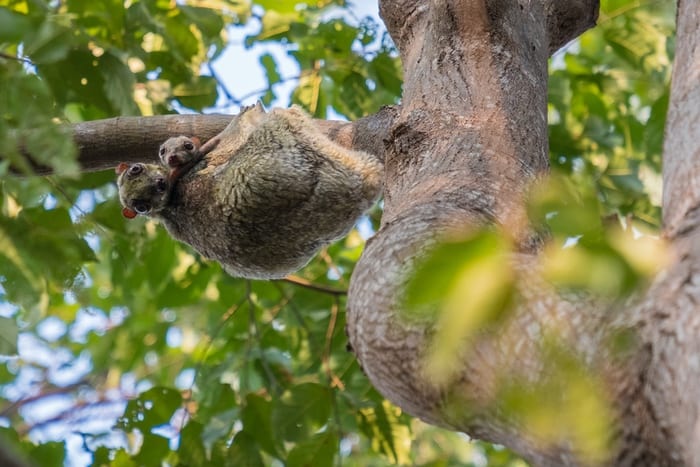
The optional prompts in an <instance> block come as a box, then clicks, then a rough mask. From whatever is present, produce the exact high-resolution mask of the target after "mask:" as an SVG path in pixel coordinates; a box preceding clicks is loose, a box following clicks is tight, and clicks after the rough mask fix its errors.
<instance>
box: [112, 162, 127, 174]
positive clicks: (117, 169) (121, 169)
mask: <svg viewBox="0 0 700 467" xmlns="http://www.w3.org/2000/svg"><path fill="white" fill-rule="evenodd" d="M128 168H129V164H127V163H126V162H120V163H119V165H118V166H116V167H115V168H114V171H115V172H117V175H119V174H121V173H123V172H125V171H126V169H128Z"/></svg>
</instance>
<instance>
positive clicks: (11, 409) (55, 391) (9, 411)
mask: <svg viewBox="0 0 700 467" xmlns="http://www.w3.org/2000/svg"><path fill="white" fill-rule="evenodd" d="M87 384H88V381H87V380H80V381H78V382H77V383H73V384H70V385H68V386H61V387H54V388H50V389H47V390H46V391H43V392H40V393H39V394H35V395H33V396H29V397H25V398H24V399H20V400H18V401H15V402H13V403H11V404H9V405H8V406H7V407H5V408H3V409H2V410H1V411H0V417H2V418H4V417H9V416H11V415H13V414H15V413H17V411H18V410H19V409H21V408H22V407H24V406H25V405H28V404H31V403H33V402H38V401H40V400H42V399H45V398H47V397H53V396H59V395H63V394H66V393H69V392H71V391H73V390H74V389H78V388H79V387H81V386H85V385H87Z"/></svg>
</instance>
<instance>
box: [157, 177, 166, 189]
mask: <svg viewBox="0 0 700 467" xmlns="http://www.w3.org/2000/svg"><path fill="white" fill-rule="evenodd" d="M167 189H168V182H166V181H165V179H164V178H159V179H157V180H156V190H158V191H160V192H163V191H165V190H167Z"/></svg>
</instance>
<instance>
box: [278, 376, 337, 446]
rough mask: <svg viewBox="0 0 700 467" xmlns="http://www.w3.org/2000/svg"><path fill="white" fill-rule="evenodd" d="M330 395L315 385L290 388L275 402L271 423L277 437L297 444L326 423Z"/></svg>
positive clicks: (326, 389)
mask: <svg viewBox="0 0 700 467" xmlns="http://www.w3.org/2000/svg"><path fill="white" fill-rule="evenodd" d="M330 408H331V394H330V391H329V390H328V388H327V387H324V386H321V385H319V384H314V383H304V384H300V385H298V386H293V387H292V388H291V389H289V390H288V391H285V393H284V394H283V395H282V397H281V398H280V399H279V400H278V401H276V402H275V404H274V407H273V411H272V423H273V426H274V427H275V431H276V434H277V436H278V437H280V438H282V439H285V440H287V441H300V440H302V439H305V438H307V437H308V436H309V435H311V434H312V433H313V432H314V431H315V430H317V429H319V428H321V427H322V426H323V425H325V424H326V423H327V422H328V417H329V416H330Z"/></svg>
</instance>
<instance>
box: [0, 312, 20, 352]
mask: <svg viewBox="0 0 700 467" xmlns="http://www.w3.org/2000/svg"><path fill="white" fill-rule="evenodd" d="M18 334H19V328H18V327H17V323H16V322H15V320H14V319H12V318H5V317H2V316H0V355H16V354H17V335H18Z"/></svg>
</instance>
